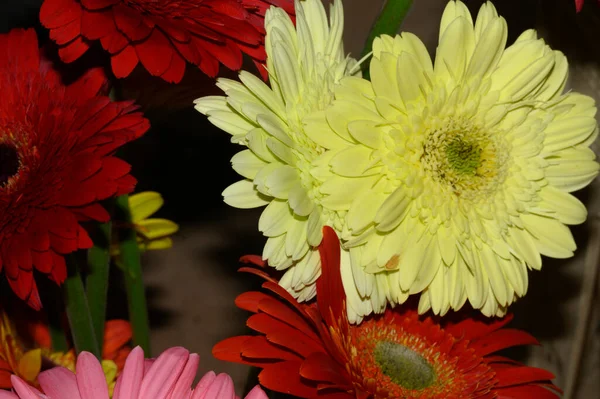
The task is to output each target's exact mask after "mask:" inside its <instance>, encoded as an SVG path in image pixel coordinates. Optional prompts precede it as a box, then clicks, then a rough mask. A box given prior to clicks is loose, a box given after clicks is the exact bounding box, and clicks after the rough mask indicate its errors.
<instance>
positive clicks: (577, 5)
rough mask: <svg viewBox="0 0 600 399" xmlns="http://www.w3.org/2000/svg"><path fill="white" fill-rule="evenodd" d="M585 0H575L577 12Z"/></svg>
mask: <svg viewBox="0 0 600 399" xmlns="http://www.w3.org/2000/svg"><path fill="white" fill-rule="evenodd" d="M584 2H585V0H575V11H577V12H579V11H581V9H582V8H583V3H584Z"/></svg>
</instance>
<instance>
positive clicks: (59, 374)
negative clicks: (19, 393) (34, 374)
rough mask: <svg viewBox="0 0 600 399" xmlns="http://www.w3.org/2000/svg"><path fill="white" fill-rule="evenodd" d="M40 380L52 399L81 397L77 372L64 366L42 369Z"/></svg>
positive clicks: (75, 398) (77, 398) (43, 388)
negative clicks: (74, 372) (76, 376)
mask: <svg viewBox="0 0 600 399" xmlns="http://www.w3.org/2000/svg"><path fill="white" fill-rule="evenodd" d="M38 381H39V383H40V385H41V387H42V390H43V391H44V392H45V393H46V395H48V396H49V397H50V398H52V399H61V398H65V399H81V396H80V395H79V389H78V388H77V379H76V378H75V374H73V373H72V372H71V371H70V370H68V369H66V368H64V367H54V368H53V369H50V370H47V371H42V372H41V373H40V375H39V376H38Z"/></svg>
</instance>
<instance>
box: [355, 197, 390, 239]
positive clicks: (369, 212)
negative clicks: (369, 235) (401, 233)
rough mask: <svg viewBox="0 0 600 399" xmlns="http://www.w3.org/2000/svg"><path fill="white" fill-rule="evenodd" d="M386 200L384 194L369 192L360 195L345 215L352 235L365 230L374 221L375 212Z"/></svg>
mask: <svg viewBox="0 0 600 399" xmlns="http://www.w3.org/2000/svg"><path fill="white" fill-rule="evenodd" d="M386 198H387V196H386V195H385V194H383V193H380V192H376V191H371V190H364V191H363V192H362V193H360V194H359V195H358V196H357V197H356V199H355V200H354V201H353V202H352V205H351V206H350V209H349V210H348V213H347V214H346V223H347V225H348V228H349V229H350V230H352V231H353V232H354V233H356V232H361V231H363V230H364V229H365V228H367V227H368V226H369V225H370V224H371V223H372V222H373V220H374V219H375V215H376V213H377V210H378V209H379V208H380V207H381V204H383V201H385V199H386Z"/></svg>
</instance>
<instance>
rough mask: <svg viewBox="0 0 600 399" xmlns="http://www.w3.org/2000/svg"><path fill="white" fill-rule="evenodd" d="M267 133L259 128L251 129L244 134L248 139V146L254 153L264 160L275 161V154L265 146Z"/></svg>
mask: <svg viewBox="0 0 600 399" xmlns="http://www.w3.org/2000/svg"><path fill="white" fill-rule="evenodd" d="M268 137H269V135H268V134H267V132H265V131H264V130H263V129H261V128H256V129H252V130H251V131H250V132H249V133H248V134H247V136H246V138H247V140H248V148H250V150H252V152H253V153H254V155H256V156H257V157H259V158H261V159H262V160H263V161H265V162H276V158H275V156H273V153H271V151H270V150H269V148H268V147H267V138H268Z"/></svg>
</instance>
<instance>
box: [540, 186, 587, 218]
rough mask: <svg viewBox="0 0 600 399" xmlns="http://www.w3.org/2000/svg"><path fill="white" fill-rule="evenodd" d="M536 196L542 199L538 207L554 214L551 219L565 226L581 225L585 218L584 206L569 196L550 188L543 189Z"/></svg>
mask: <svg viewBox="0 0 600 399" xmlns="http://www.w3.org/2000/svg"><path fill="white" fill-rule="evenodd" d="M538 195H539V196H540V198H541V199H542V201H541V202H540V204H539V205H538V206H539V207H541V208H547V209H550V210H552V211H554V213H553V214H552V217H553V218H555V219H557V220H559V221H560V222H562V223H565V224H581V223H583V222H585V219H586V218H587V209H586V208H585V205H584V204H583V203H582V202H581V201H579V200H578V199H577V198H575V197H574V196H572V195H571V194H568V193H565V192H563V191H560V190H558V189H557V188H555V187H552V186H546V187H544V188H543V189H542V190H541V191H540V192H539V193H538Z"/></svg>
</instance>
